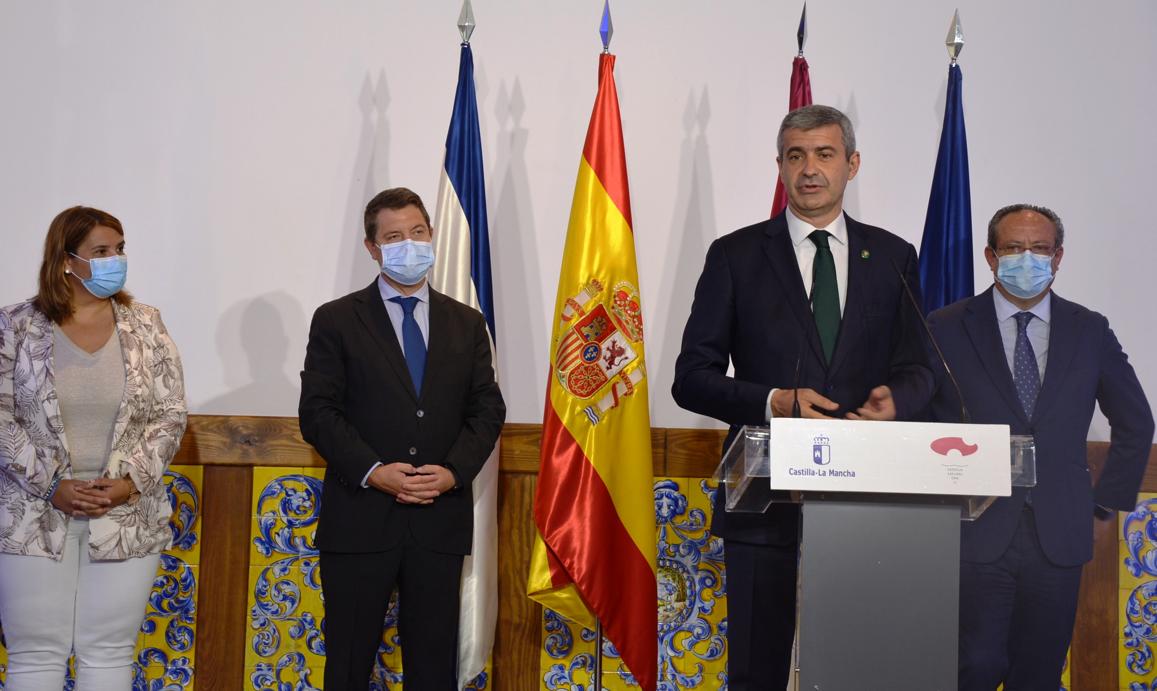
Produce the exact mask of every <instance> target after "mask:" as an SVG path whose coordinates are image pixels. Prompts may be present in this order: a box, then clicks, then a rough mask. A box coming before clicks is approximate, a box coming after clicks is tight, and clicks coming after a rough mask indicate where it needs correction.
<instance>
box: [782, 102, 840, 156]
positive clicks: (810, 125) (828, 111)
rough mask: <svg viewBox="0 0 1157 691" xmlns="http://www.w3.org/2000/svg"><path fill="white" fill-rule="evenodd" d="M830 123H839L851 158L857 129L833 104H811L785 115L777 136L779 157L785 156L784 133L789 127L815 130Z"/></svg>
mask: <svg viewBox="0 0 1157 691" xmlns="http://www.w3.org/2000/svg"><path fill="white" fill-rule="evenodd" d="M828 125H839V126H840V131H841V132H843V135H844V155H846V156H847V157H848V160H851V158H852V154H853V153H855V152H856V131H855V129H853V128H852V121H851V120H849V119H848V116H847V115H844V114H843V113H841V112H840V111H838V110H836V109H835V108H832V107H831V106H820V105H811V106H804V107H803V108H796V109H795V110H793V111H791V112H790V113H788V114H787V115H785V116H784V118H783V122H782V123H780V125H779V135H777V136H776V138H775V150H776V154H777V155H778V156H779V158H781V159H782V158H783V133H784V130H787V129H796V130H814V129H816V128H819V127H826V126H828Z"/></svg>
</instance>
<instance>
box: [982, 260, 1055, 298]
mask: <svg viewBox="0 0 1157 691" xmlns="http://www.w3.org/2000/svg"><path fill="white" fill-rule="evenodd" d="M996 280H998V281H1000V285H1002V286H1004V289H1005V290H1007V291H1008V292H1010V293H1012V294H1013V295H1015V296H1016V297H1018V298H1020V299H1022V300H1031V299H1032V298H1035V297H1036V296H1038V295H1040V294H1041V293H1043V292H1044V291H1045V289H1046V288H1048V287H1049V283H1050V282H1052V280H1053V257H1052V255H1049V254H1034V253H1032V252H1018V253H1016V254H1009V255H1005V256H1003V257H1000V259H999V260H998V261H997V265H996Z"/></svg>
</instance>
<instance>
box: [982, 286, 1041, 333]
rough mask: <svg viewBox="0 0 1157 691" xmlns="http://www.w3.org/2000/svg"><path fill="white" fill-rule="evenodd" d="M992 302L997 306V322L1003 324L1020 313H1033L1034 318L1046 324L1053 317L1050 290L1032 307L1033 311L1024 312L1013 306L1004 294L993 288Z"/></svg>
mask: <svg viewBox="0 0 1157 691" xmlns="http://www.w3.org/2000/svg"><path fill="white" fill-rule="evenodd" d="M992 301H993V303H995V305H996V321H998V322H1002V321H1004V320H1006V319H1012V318H1013V317H1014V316H1015V315H1016V314H1018V313H1020V312H1032V314H1033V316H1034V317H1036V318H1037V319H1039V320H1041V321H1042V322H1044V323H1045V324H1048V323H1049V319H1051V318H1052V315H1053V291H1052V290H1049V291H1048V292H1047V293H1045V296H1044V299H1043V300H1041V301H1040V302H1038V303H1036V304H1035V305H1033V306H1032V308H1031V309H1028V310H1022V309H1021V308H1019V307H1017V306H1016V305H1014V304H1012V302H1010V301H1009V299H1008V298H1006V297H1005V296H1004V293H1002V292H1000V290H999V289H998V288H997V287H996V286H993V288H992Z"/></svg>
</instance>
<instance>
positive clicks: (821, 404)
mask: <svg viewBox="0 0 1157 691" xmlns="http://www.w3.org/2000/svg"><path fill="white" fill-rule="evenodd" d="M797 391H798V395H799V413H800V416H801V417H807V418H825V417H831V413H834V412H835V411H837V410H839V408H840V404H839V403H836V402H835V401H832V400H830V399H828V398H825V397H824V396H821V395H820V394H819V393H818V392H816V391H815V390H814V389H798V390H797V389H778V390H776V392H775V393H773V394H772V395H771V414H772V416H773V417H791V414H792V410H791V408H792V403H793V402H794V401H795V399H796V392H797ZM824 411H827V412H824ZM847 418H848V419H849V420H895V419H896V401H895V400H893V398H892V390H891V389H890V388H888V387H887V386H877V387H876V388H874V389H872V390H871V391H870V392H869V393H868V400H866V401H864V403H863V405H861V406H860V407H859V408H857V409H856V410H855V411H850V412H848V414H847Z"/></svg>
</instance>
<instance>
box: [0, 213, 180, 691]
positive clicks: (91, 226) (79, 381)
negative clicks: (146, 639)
mask: <svg viewBox="0 0 1157 691" xmlns="http://www.w3.org/2000/svg"><path fill="white" fill-rule="evenodd" d="M126 272H127V259H126V258H125V255H124V230H123V228H122V227H121V224H120V221H118V220H117V219H116V218H114V217H113V216H111V215H109V214H107V213H105V212H103V211H100V210H97V209H92V208H85V207H73V208H71V209H66V210H65V211H63V212H61V213H60V214H59V215H58V216H57V217H56V218H55V219H54V220H53V222H52V225H51V226H50V227H49V231H48V236H47V238H46V240H45V248H44V261H43V264H42V265H41V269H40V282H39V291H38V293H37V296H36V297H35V298H33V299H32V300H29V301H27V302H22V303H19V304H16V305H12V306H9V307H6V308H4V309H2V310H0V622H2V625H3V630H4V634H5V638H6V642H7V645H8V679H7V685H6V688H7V689H8V690H9V691H21V690H23V689H42V688H43V689H50V688H51V689H55V690H58V689H60V688H62V686H63V683H64V676H65V665H66V661H67V658H68V656H69V652H70V651H73V650H74V651H75V654H76V662H77V665H76V673H77V682H78V688H91V689H109V690H110V691H113V690H115V691H124V689H128V688H130V687H131V685H132V683H131V675H132V661H133V651H134V648H135V645H136V638H137V630H138V629H139V627H140V622H141V619H142V618H143V615H144V607H145V603H146V600H147V598H148V595H149V593H150V591H151V588H152V582H153V578H154V577H155V575H156V570H157V564H158V561H159V559H160V553H161V551H162V550H164V549H165V548H166V547H168V545H169V542H170V539H171V532H170V529H169V525H168V522H169V515H170V513H171V508H170V505H169V501H168V496H167V493H166V490H165V484H164V473H165V470H166V468H167V467H168V465H169V462H170V461H171V460H172V458H173V456H174V454H175V453H176V452H177V448H178V446H179V445H180V441H181V435H182V434H183V433H184V430H185V415H186V410H185V386H184V380H183V374H182V372H181V362H180V358H179V356H178V354H177V349H176V346H175V345H174V344H173V341H172V339H170V338H169V334H168V332H167V331H166V330H165V326H164V324H163V323H162V322H161V317H160V314H159V312H158V311H157V310H156V309H155V308H152V307H149V306H147V305H142V304H140V303H137V302H134V301H133V300H132V297H131V296H130V295H129V294H128V293H126V292H125V291H124V290H123V285H124V278H125V275H126Z"/></svg>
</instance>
